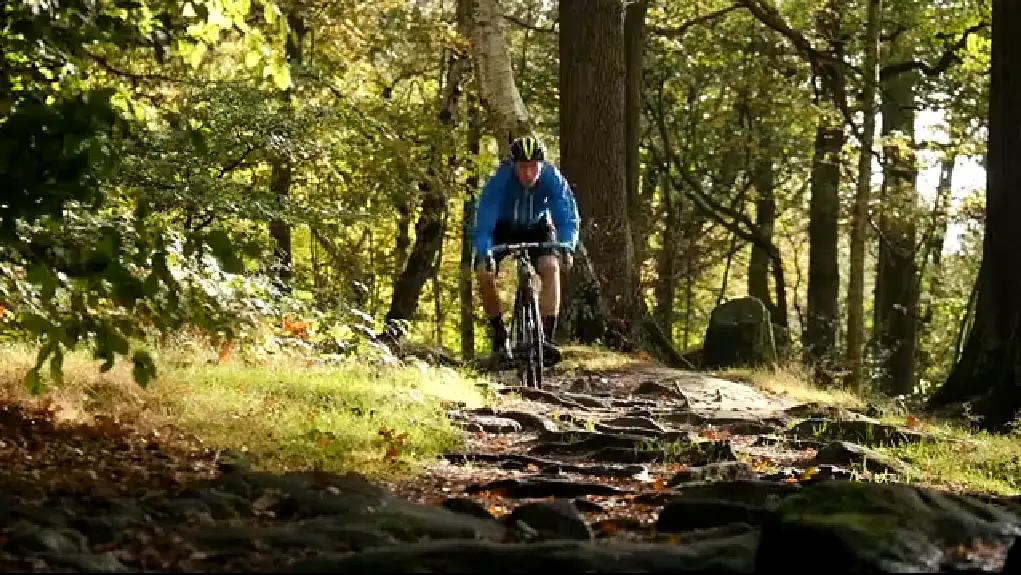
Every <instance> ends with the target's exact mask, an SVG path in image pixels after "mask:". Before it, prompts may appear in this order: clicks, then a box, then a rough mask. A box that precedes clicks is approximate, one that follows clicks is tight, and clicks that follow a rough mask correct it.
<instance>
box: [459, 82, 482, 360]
mask: <svg viewBox="0 0 1021 575" xmlns="http://www.w3.org/2000/svg"><path fill="white" fill-rule="evenodd" d="M481 139H482V134H481V127H480V126H479V109H478V105H477V103H476V102H475V100H474V98H469V100H468V157H467V158H466V159H465V161H466V164H467V167H468V173H469V174H470V175H469V176H468V181H467V182H466V184H465V185H466V187H467V190H466V194H467V195H466V197H465V200H464V204H463V205H464V223H463V226H462V230H463V231H462V234H461V270H460V278H459V285H460V293H461V358H462V359H463V360H464V361H470V360H472V359H474V358H475V298H474V295H475V294H474V291H473V289H472V283H473V282H472V276H473V274H472V262H473V260H474V253H475V252H474V251H473V248H472V244H471V229H472V225H473V223H474V221H475V190H477V189H478V188H479V175H478V158H479V147H480V142H481Z"/></svg>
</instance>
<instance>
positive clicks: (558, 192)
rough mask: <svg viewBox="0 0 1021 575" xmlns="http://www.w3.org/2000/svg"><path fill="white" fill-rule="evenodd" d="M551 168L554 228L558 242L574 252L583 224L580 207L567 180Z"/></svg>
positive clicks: (551, 212) (551, 211) (554, 168)
mask: <svg viewBox="0 0 1021 575" xmlns="http://www.w3.org/2000/svg"><path fill="white" fill-rule="evenodd" d="M550 167H551V168H553V169H552V170H550V172H551V176H552V180H551V183H552V185H553V202H552V206H551V208H550V214H551V215H552V216H553V226H554V227H556V229H557V241H558V242H560V243H562V244H565V245H566V246H568V247H569V248H570V250H571V251H574V249H575V248H576V247H578V226H579V224H580V222H581V216H579V215H578V205H577V203H576V202H575V200H574V192H572V191H571V186H570V184H568V183H567V179H566V178H564V175H563V174H562V173H560V170H558V169H557V168H556V167H554V166H552V164H551V165H550Z"/></svg>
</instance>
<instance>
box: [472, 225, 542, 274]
mask: <svg viewBox="0 0 1021 575" xmlns="http://www.w3.org/2000/svg"><path fill="white" fill-rule="evenodd" d="M555 241H557V232H556V230H555V229H554V228H553V224H551V223H548V222H545V221H543V222H540V223H539V224H536V225H534V226H530V227H525V228H521V227H514V226H511V225H510V224H508V223H507V222H499V221H498V222H496V226H495V227H494V228H493V245H494V246H496V245H500V244H516V243H519V242H536V243H539V242H555ZM556 254H557V249H556V248H541V249H540V248H532V249H529V250H528V259H530V260H531V261H532V265H533V266H535V267H538V266H539V258H540V257H542V256H552V255H556ZM508 255H510V254H509V253H508V252H500V253H498V254H496V255H495V256H494V258H495V259H496V269H497V270H499V269H500V261H501V260H503V258H505V257H507V256H508ZM485 265H486V262H485V258H484V257H482V256H480V255H478V254H476V255H475V269H477V270H478V269H485Z"/></svg>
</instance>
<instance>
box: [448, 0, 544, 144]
mask: <svg viewBox="0 0 1021 575" xmlns="http://www.w3.org/2000/svg"><path fill="white" fill-rule="evenodd" d="M463 2H467V3H468V5H469V6H470V11H469V13H470V18H471V20H470V22H471V26H470V31H469V34H468V37H469V39H470V40H471V44H472V57H473V59H474V61H475V76H476V78H477V80H478V86H479V93H480V95H481V104H482V107H483V108H485V110H486V112H487V113H488V117H489V128H490V130H491V131H492V133H493V135H494V136H495V137H496V141H497V144H498V145H499V146H500V151H501V155H505V154H506V153H507V152H508V151H509V149H510V140H511V139H512V138H513V137H516V136H519V135H522V134H524V133H527V132H528V131H529V130H530V129H531V124H530V119H529V114H528V109H527V108H525V102H524V101H523V100H522V99H521V93H520V92H519V91H518V87H517V84H516V83H515V82H514V68H513V66H512V63H511V57H510V52H509V50H508V49H507V41H506V39H505V38H504V34H503V11H502V10H501V8H500V2H499V0H459V5H460V3H463Z"/></svg>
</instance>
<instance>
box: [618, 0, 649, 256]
mask: <svg viewBox="0 0 1021 575" xmlns="http://www.w3.org/2000/svg"><path fill="white" fill-rule="evenodd" d="M648 9H649V2H648V0H637V1H635V2H632V3H631V4H628V5H627V9H626V12H625V14H624V51H625V62H626V72H625V79H624V100H625V101H624V108H625V124H624V130H625V141H626V145H627V150H626V155H625V162H626V166H625V169H626V171H627V176H626V177H627V200H628V215H629V217H630V220H631V224H632V228H631V232H632V233H631V237H632V243H633V244H634V246H635V260H636V262H638V265H641V262H642V261H643V259H644V254H645V251H646V250H645V246H646V244H647V243H648V241H647V239H646V238H647V236H646V234H645V229H646V226H645V225H642V224H644V222H645V220H646V219H647V212H648V204H647V203H646V202H643V201H642V198H641V197H640V196H639V191H638V189H639V180H640V177H641V176H640V173H641V166H640V162H639V152H640V145H641V137H642V131H641V127H642V87H643V82H642V69H643V62H644V53H645V14H646V12H647V11H648Z"/></svg>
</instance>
